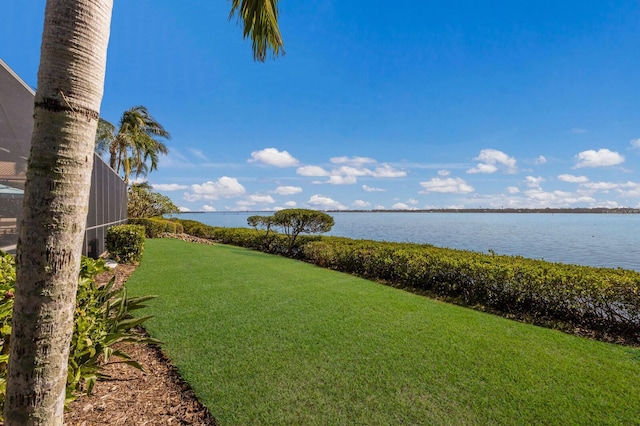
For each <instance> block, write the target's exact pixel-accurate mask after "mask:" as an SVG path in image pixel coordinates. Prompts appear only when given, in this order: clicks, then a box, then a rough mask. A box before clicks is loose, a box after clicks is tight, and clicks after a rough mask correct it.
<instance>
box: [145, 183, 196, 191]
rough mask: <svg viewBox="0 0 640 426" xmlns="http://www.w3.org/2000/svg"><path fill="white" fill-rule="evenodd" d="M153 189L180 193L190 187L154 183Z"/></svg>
mask: <svg viewBox="0 0 640 426" xmlns="http://www.w3.org/2000/svg"><path fill="white" fill-rule="evenodd" d="M151 187H152V188H153V189H157V190H158V191H180V190H183V189H187V188H189V185H179V184H177V183H154V184H153V185H151Z"/></svg>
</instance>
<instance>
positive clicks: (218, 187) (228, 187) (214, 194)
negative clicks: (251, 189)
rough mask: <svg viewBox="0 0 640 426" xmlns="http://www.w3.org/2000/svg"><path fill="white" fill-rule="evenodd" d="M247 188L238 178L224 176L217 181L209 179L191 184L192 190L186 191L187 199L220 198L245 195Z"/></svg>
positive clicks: (185, 196) (185, 197)
mask: <svg viewBox="0 0 640 426" xmlns="http://www.w3.org/2000/svg"><path fill="white" fill-rule="evenodd" d="M245 192H246V190H245V189H244V186H242V184H241V183H240V182H238V180H237V179H236V178H231V177H228V176H222V177H221V178H220V179H218V180H217V181H216V182H213V181H208V182H205V183H203V184H202V185H197V184H194V185H191V192H185V194H184V199H185V200H187V201H198V200H218V199H220V198H232V197H239V196H241V195H244V194H245Z"/></svg>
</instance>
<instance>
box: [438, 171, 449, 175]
mask: <svg viewBox="0 0 640 426" xmlns="http://www.w3.org/2000/svg"><path fill="white" fill-rule="evenodd" d="M450 174H451V172H450V171H449V170H438V176H449V175H450Z"/></svg>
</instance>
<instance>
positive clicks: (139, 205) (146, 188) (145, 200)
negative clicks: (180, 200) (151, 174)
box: [127, 182, 180, 218]
mask: <svg viewBox="0 0 640 426" xmlns="http://www.w3.org/2000/svg"><path fill="white" fill-rule="evenodd" d="M179 212H180V209H179V208H178V206H176V205H175V204H173V201H171V199H170V198H169V197H167V196H165V195H162V194H158V193H157V192H153V191H151V185H149V184H148V183H146V182H144V183H134V184H133V185H131V186H130V187H129V193H128V201H127V215H128V216H129V217H130V218H149V217H157V216H162V215H165V214H171V213H179Z"/></svg>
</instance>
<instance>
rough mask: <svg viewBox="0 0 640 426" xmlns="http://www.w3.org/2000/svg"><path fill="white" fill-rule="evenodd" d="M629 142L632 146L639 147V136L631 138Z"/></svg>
mask: <svg viewBox="0 0 640 426" xmlns="http://www.w3.org/2000/svg"><path fill="white" fill-rule="evenodd" d="M629 143H630V144H631V147H632V148H636V149H640V138H638V139H632V140H631V142H629Z"/></svg>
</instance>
